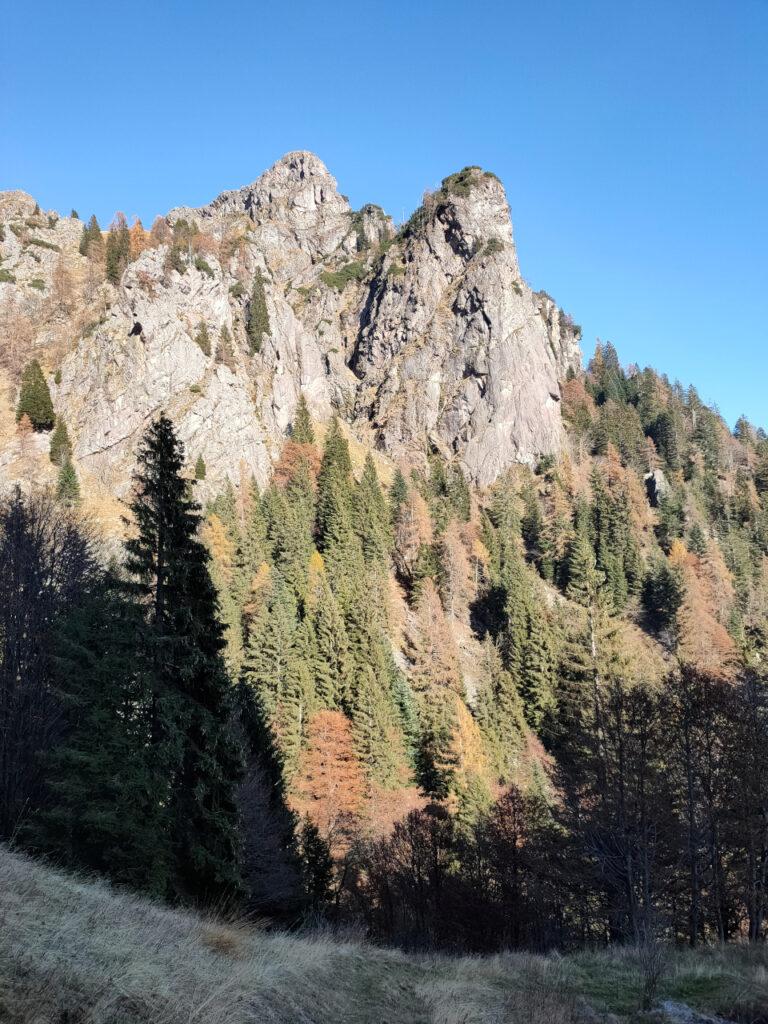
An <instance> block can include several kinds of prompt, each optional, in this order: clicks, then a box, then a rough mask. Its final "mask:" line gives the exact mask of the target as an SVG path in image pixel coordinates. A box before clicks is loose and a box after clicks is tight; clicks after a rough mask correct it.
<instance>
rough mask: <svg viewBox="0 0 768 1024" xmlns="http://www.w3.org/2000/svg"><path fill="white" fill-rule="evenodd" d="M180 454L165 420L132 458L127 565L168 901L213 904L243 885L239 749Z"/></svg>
mask: <svg viewBox="0 0 768 1024" xmlns="http://www.w3.org/2000/svg"><path fill="white" fill-rule="evenodd" d="M183 467H184V449H183V445H182V444H181V442H180V441H179V440H178V438H177V437H176V433H175V431H174V429H173V424H172V423H171V421H170V420H169V419H168V418H167V417H166V416H165V415H164V414H161V415H160V416H159V417H158V419H157V420H155V421H154V422H153V423H152V424H151V425H150V427H149V428H148V430H147V432H146V434H145V435H144V438H143V440H142V442H141V445H140V447H139V452H138V468H137V472H136V476H135V497H134V499H133V502H132V503H131V512H132V514H133V520H134V523H135V527H136V535H135V536H133V537H131V538H130V539H129V540H128V541H126V552H127V560H126V566H127V569H128V571H129V572H130V574H131V576H132V578H133V584H132V586H133V590H134V592H135V594H136V596H137V598H138V600H139V601H140V602H141V603H142V605H143V607H144V609H145V614H146V623H147V658H148V664H149V667H150V671H151V673H152V681H153V696H152V712H151V726H150V744H151V747H152V749H153V750H154V752H155V754H156V757H157V759H158V763H159V765H161V766H163V769H164V770H169V771H170V774H171V778H172V783H171V790H170V794H169V799H168V805H167V809H166V814H167V828H168V834H169V840H170V845H171V848H172V850H173V863H172V867H171V872H170V891H171V894H172V895H173V896H174V897H176V898H178V899H182V900H188V901H194V902H199V903H207V902H215V901H221V900H225V899H229V898H232V897H234V896H236V895H237V894H238V892H239V887H240V879H239V868H238V856H239V841H238V835H237V807H236V803H235V787H236V785H237V783H238V780H239V778H240V774H241V761H240V756H239V750H238V748H237V746H236V745H235V743H234V740H233V735H232V731H231V727H230V687H229V681H228V679H227V675H226V671H225V668H224V662H223V659H222V651H223V649H224V646H225V641H224V637H223V628H222V626H221V623H220V622H219V619H218V615H217V610H218V609H217V600H216V592H215V589H214V586H213V583H212V581H211V577H210V574H209V572H208V559H209V556H208V553H207V551H206V549H205V547H204V546H203V545H202V543H201V542H200V541H199V540H198V539H197V536H196V535H197V530H198V526H199V524H200V512H199V506H198V505H197V503H196V502H195V501H194V499H193V498H192V497H191V495H190V493H189V486H188V483H187V481H185V480H184V478H183V476H182V471H183Z"/></svg>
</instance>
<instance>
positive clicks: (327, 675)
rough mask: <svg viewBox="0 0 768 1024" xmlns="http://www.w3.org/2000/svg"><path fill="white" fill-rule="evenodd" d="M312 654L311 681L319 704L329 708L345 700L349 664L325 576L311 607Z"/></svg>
mask: <svg viewBox="0 0 768 1024" xmlns="http://www.w3.org/2000/svg"><path fill="white" fill-rule="evenodd" d="M313 623H314V631H315V638H316V654H315V660H314V676H315V679H314V683H315V692H316V694H317V698H318V700H319V702H320V703H321V704H322V706H323V707H325V708H328V709H330V710H333V709H334V708H337V707H339V706H340V705H341V704H342V703H346V702H348V701H349V696H350V689H351V684H352V679H351V674H352V666H351V661H350V653H349V638H348V636H347V628H346V625H345V623H344V619H343V617H342V615H341V612H340V610H339V606H338V603H337V601H336V598H335V597H334V595H333V591H332V590H331V588H330V586H329V585H328V582H327V580H326V579H325V576H324V575H323V578H322V580H321V583H320V587H319V593H318V595H317V600H316V603H315V608H314V617H313Z"/></svg>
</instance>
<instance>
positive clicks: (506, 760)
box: [476, 636, 526, 783]
mask: <svg viewBox="0 0 768 1024" xmlns="http://www.w3.org/2000/svg"><path fill="white" fill-rule="evenodd" d="M479 678H480V686H479V689H478V695H477V702H476V714H477V720H478V724H479V726H480V729H481V731H482V733H483V735H484V737H485V739H486V743H487V744H488V751H489V755H490V759H491V763H492V765H493V767H494V770H495V772H496V774H497V777H498V779H499V781H500V782H501V783H505V782H510V781H511V779H512V775H513V772H514V768H515V765H516V762H517V757H518V755H519V753H520V750H521V748H522V744H523V737H524V735H525V731H526V725H525V716H524V711H523V704H522V701H521V699H520V695H519V693H518V689H517V687H516V686H515V683H514V680H513V679H512V676H511V675H510V674H509V672H507V671H506V669H505V668H504V665H503V663H502V660H501V656H500V654H499V651H498V648H497V647H496V644H495V643H494V642H493V640H492V639H491V637H490V636H486V638H485V640H484V642H483V651H482V656H481V659H480V673H479Z"/></svg>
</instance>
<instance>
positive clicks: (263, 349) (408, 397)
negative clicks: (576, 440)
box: [0, 152, 580, 494]
mask: <svg viewBox="0 0 768 1024" xmlns="http://www.w3.org/2000/svg"><path fill="white" fill-rule="evenodd" d="M0 217H1V218H2V220H3V222H4V225H3V232H2V241H0V256H2V259H3V262H2V264H1V267H2V271H4V273H2V274H1V275H0V277H1V278H2V280H0V304H3V303H4V304H5V305H4V307H3V308H5V309H11V308H13V309H14V310H15V311H17V312H18V311H19V310H20V311H21V312H22V313H23V312H24V311H25V310H26V312H27V315H28V318H30V317H31V318H32V319H35V318H37V319H38V320H39V321H40V322H41V324H42V322H43V321H45V322H49V321H50V320H51V313H50V308H49V307H50V304H51V301H52V295H53V293H54V292H55V291H56V289H57V287H58V289H59V290H61V287H62V282H61V274H62V273H63V272H65V273H66V274H68V275H70V277H71V278H72V279H74V280H75V281H77V282H79V283H80V292H78V294H82V295H85V294H87V295H88V296H89V302H90V303H91V307H92V308H96V309H97V312H98V317H97V319H96V320H95V321H91V322H89V323H87V324H83V323H82V317H80V318H79V319H78V316H77V311H76V310H74V309H72V308H71V306H70V307H68V306H67V304H66V303H65V302H64V303H62V308H61V309H60V310H59V312H58V313H57V316H58V317H59V318H60V319H61V318H62V317H63V318H64V319H65V320H66V319H67V318H68V319H69V322H70V323H71V333H72V336H73V344H70V345H68V346H67V350H66V351H64V352H63V353H60V352H59V351H58V350H57V351H56V352H55V355H54V354H53V350H52V349H50V347H49V348H46V342H47V340H50V339H49V336H48V334H46V329H43V328H42V326H41V328H40V330H39V331H38V332H37V334H36V335H35V337H34V338H33V339H32V343H31V348H32V349H34V348H36V347H37V348H38V349H39V350H40V352H41V358H42V361H43V364H44V366H45V368H46V369H47V370H48V371H49V372H50V379H51V390H52V393H53V397H54V403H55V406H56V409H57V411H58V412H59V414H60V415H62V416H64V417H65V419H66V420H67V423H68V426H69V430H70V434H71V435H72V437H73V440H74V446H75V456H76V459H77V461H78V465H79V466H81V467H82V468H84V469H85V470H86V471H87V472H88V473H90V474H92V475H93V476H95V477H96V478H98V479H99V480H100V481H101V482H102V483H103V485H104V486H105V487H107V488H108V489H110V490H112V491H113V492H114V493H117V494H121V493H122V492H124V490H125V488H126V487H127V485H128V480H129V476H130V474H129V469H130V466H131V464H132V459H133V453H134V450H135V446H136V442H137V440H138V437H139V435H140V433H141V431H142V430H143V429H144V427H145V425H146V423H147V421H148V420H149V419H150V418H151V417H152V416H153V415H155V414H156V413H157V412H158V411H159V410H160V409H165V410H166V411H167V412H168V413H169V414H170V415H171V416H172V417H173V418H174V420H175V422H176V423H177V426H178V429H179V431H180V434H181V436H182V438H183V439H184V440H185V442H186V444H187V448H188V452H189V455H190V458H191V460H192V461H194V459H195V458H197V456H198V455H202V456H203V459H204V460H205V463H206V466H207V479H206V484H205V488H204V489H206V488H207V489H208V490H209V491H210V492H211V493H213V491H215V490H217V489H218V488H219V487H220V486H221V485H222V483H223V482H224V480H225V478H230V479H233V480H237V479H239V478H241V477H242V476H243V474H246V475H251V474H252V475H254V476H255V477H256V479H257V480H259V481H260V482H262V483H263V482H264V481H265V480H266V479H267V477H268V474H269V469H270V464H271V462H272V461H273V459H274V457H275V454H276V452H277V450H278V447H279V443H280V441H281V440H282V439H283V438H284V437H285V435H286V433H287V432H288V431H289V429H290V424H291V421H292V419H293V416H294V412H295V408H296V403H297V401H298V398H299V395H300V394H302V393H303V394H304V395H305V397H306V398H307V401H308V403H309V405H310V409H311V410H312V412H313V415H314V416H315V417H316V418H317V419H319V420H324V419H327V418H328V417H330V416H331V415H332V414H333V413H334V412H336V413H338V414H339V415H340V416H341V417H342V418H343V419H344V420H345V421H346V423H347V424H348V425H349V428H350V429H351V431H352V432H353V433H355V434H357V435H358V436H359V437H360V438H361V440H363V441H364V442H366V443H369V444H371V445H373V446H376V447H378V448H379V449H381V450H382V451H383V452H385V453H386V454H388V455H389V456H391V457H392V458H393V459H395V460H402V461H407V462H419V461H422V460H423V459H424V458H425V456H426V454H428V452H429V451H431V450H434V451H439V452H441V453H443V454H445V455H446V456H448V457H450V458H452V459H455V460H457V461H458V463H459V464H460V465H461V466H462V467H463V468H464V470H465V472H466V474H467V476H468V477H469V478H471V479H472V480H473V481H474V482H476V483H478V484H480V485H487V484H489V483H491V482H492V481H493V480H494V479H495V478H496V477H497V476H498V475H499V473H501V472H502V471H503V470H504V469H505V467H507V466H509V465H510V464H511V463H512V462H515V461H522V462H528V463H532V462H534V461H536V460H537V459H538V458H539V457H541V456H543V455H546V454H549V453H553V452H556V451H557V450H558V448H559V447H560V445H561V444H562V423H561V415H560V393H559V383H558V382H559V380H560V379H562V378H563V377H564V375H565V373H566V372H567V370H568V368H569V367H570V366H576V365H577V364H578V363H579V360H580V353H579V348H578V329H577V328H574V327H573V325H572V324H571V323H570V321H569V320H568V318H566V317H564V316H563V314H562V313H561V311H560V310H559V309H558V308H557V306H556V305H555V304H554V302H553V301H552V300H551V299H550V298H549V297H548V296H546V295H544V294H543V293H538V294H537V293H533V292H532V291H531V289H530V288H529V287H528V285H527V284H526V283H525V282H524V280H523V279H522V278H521V276H520V271H519V267H518V262H517V255H516V251H515V245H514V240H513V236H512V227H511V223H510V216H509V208H508V206H507V202H506V197H505V195H504V190H503V187H502V185H501V183H500V182H499V181H498V179H497V178H496V177H495V176H494V175H492V174H489V173H485V172H483V171H481V170H480V169H479V168H467V169H465V170H464V171H462V172H460V173H459V174H456V175H452V176H451V177H449V178H447V179H446V180H445V181H444V183H443V186H442V188H441V189H440V190H439V191H438V192H436V193H434V194H432V195H429V196H427V197H426V198H425V201H424V204H423V205H422V206H421V207H420V208H419V210H417V211H416V213H415V214H414V215H413V217H411V219H410V221H409V222H408V223H407V224H406V225H404V226H403V227H402V228H401V229H400V231H399V232H397V233H396V232H395V228H394V226H393V224H392V221H391V220H390V218H389V217H387V216H386V214H384V212H383V211H382V210H381V209H380V208H379V207H377V206H374V205H368V206H365V207H363V208H362V209H361V210H359V211H353V210H352V209H351V207H350V205H349V202H348V201H347V199H346V198H345V197H344V196H342V195H341V194H340V193H339V192H338V189H337V187H336V182H335V180H334V179H333V177H332V176H331V175H330V174H329V172H328V170H327V169H326V167H325V166H324V164H323V163H322V162H321V161H320V160H319V159H318V158H317V157H315V156H313V155H312V154H311V153H304V152H299V153H291V154H288V155H287V156H285V157H284V158H283V159H282V160H279V161H278V162H277V163H276V164H275V165H274V167H272V168H271V169H270V170H268V171H267V172H266V173H265V174H263V175H262V176H261V177H260V178H259V179H258V180H257V181H255V182H254V183H253V184H252V185H249V186H246V187H245V188H242V189H238V190H235V191H231V192H225V193H223V194H222V195H220V196H219V197H218V198H217V199H215V200H214V201H213V202H212V203H210V204H209V205H208V206H205V207H203V208H201V209H190V208H178V209H175V210H173V211H171V213H170V214H168V217H167V218H166V219H165V225H164V226H163V225H161V230H158V231H156V232H155V233H154V234H153V237H152V238H151V239H149V240H148V246H147V247H145V248H144V250H143V251H142V252H140V254H138V255H137V256H136V258H135V259H133V260H132V262H131V263H130V264H129V265H128V267H127V269H126V270H125V272H124V274H123V275H122V278H121V280H120V282H119V284H117V285H115V286H112V285H109V284H107V283H103V282H96V281H94V280H92V279H91V280H89V277H90V278H92V277H93V274H92V270H93V268H92V267H91V266H90V261H89V260H88V259H87V258H86V257H84V256H82V255H80V254H79V252H78V244H79V240H80V234H81V231H82V224H81V223H80V222H79V221H77V220H75V219H72V218H59V217H58V216H57V215H55V214H45V213H40V212H39V211H37V210H36V206H35V204H34V200H32V199H31V198H30V197H28V196H26V195H25V194H24V193H18V192H16V193H3V194H0ZM30 225H31V226H30ZM182 233H183V235H184V238H185V239H186V242H185V244H184V245H181V244H180V243H179V241H178V240H179V238H180V237H181V235H182ZM30 267H32V269H30ZM32 273H34V274H35V275H36V277H35V278H34V280H35V281H37V283H36V284H34V285H33V286H32V287H30V285H29V282H30V280H32V278H31V277H30V274H32ZM57 275H58V277H59V280H58V284H57V280H56V277H57ZM257 275H258V276H259V277H260V279H261V281H262V282H263V294H264V300H263V302H264V310H263V311H262V312H263V316H264V318H265V323H266V324H267V329H265V330H264V331H263V332H262V334H261V337H260V339H259V343H258V344H254V341H253V337H250V336H249V333H248V324H249V321H250V320H251V318H252V317H253V315H254V311H253V309H252V308H251V306H252V302H253V300H252V298H251V296H252V286H253V281H254V279H255V277H256V276H257ZM41 303H47V305H45V306H42V305H41ZM91 307H89V308H91ZM43 313H45V316H43ZM46 318H47V319H46ZM66 326H67V325H65V327H66ZM64 333H66V330H64ZM59 334H61V331H60V332H59ZM46 357H47V358H46ZM54 359H55V360H56V362H55V364H54ZM1 445H2V441H1V440H0V446H1Z"/></svg>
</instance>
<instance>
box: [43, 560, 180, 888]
mask: <svg viewBox="0 0 768 1024" xmlns="http://www.w3.org/2000/svg"><path fill="white" fill-rule="evenodd" d="M143 631H144V623H143V622H142V619H141V612H140V609H139V607H138V606H136V605H135V604H134V603H133V602H131V601H130V600H128V597H127V594H126V592H125V588H124V586H123V585H122V584H121V583H120V582H119V581H118V580H117V579H115V578H113V577H111V576H110V575H108V574H107V575H105V576H104V577H103V578H101V579H100V580H98V581H97V582H96V584H95V585H94V586H93V587H92V589H91V590H90V592H89V593H88V594H87V596H86V597H85V599H84V600H83V601H82V602H81V603H80V604H79V605H78V606H75V607H74V608H73V609H72V610H71V611H70V612H69V614H68V615H67V616H66V618H65V620H64V622H63V624H62V626H61V628H60V630H59V632H58V635H57V642H56V650H57V654H56V659H55V666H54V670H55V681H56V686H57V690H58V693H59V696H60V699H61V700H62V702H63V706H64V738H63V740H62V742H61V743H60V744H59V745H58V746H56V747H54V749H53V750H52V752H51V753H50V754H49V755H48V757H47V759H46V775H47V777H48V779H49V789H50V799H49V801H48V802H47V804H46V805H45V806H44V808H43V809H42V810H41V811H40V812H39V813H38V814H37V815H36V816H35V817H34V818H33V821H32V823H31V827H30V828H29V830H28V833H27V835H26V836H25V838H26V840H27V842H28V843H29V845H31V846H32V847H33V848H34V849H35V850H38V851H41V852H44V853H46V854H49V855H51V856H53V857H55V858H56V859H57V860H58V861H62V862H63V863H64V864H66V865H67V866H70V867H75V868H80V869H84V870H86V871H98V872H100V873H102V874H106V875H109V876H110V877H111V878H113V879H114V880H115V881H117V882H120V883H122V884H125V885H129V886H130V887H131V888H134V889H142V890H146V891H149V892H150V893H152V894H153V895H156V896H164V895H165V894H166V891H167V884H168V870H169V867H170V861H171V850H170V847H169V844H168V836H167V831H166V823H165V822H164V820H163V808H164V806H165V805H166V803H167V800H168V796H169V788H170V776H169V774H168V773H164V772H160V771H158V770H157V767H158V765H157V762H156V760H155V758H154V757H153V753H152V749H151V746H150V743H149V740H150V715H151V697H152V686H151V680H150V677H149V672H148V666H147V665H146V663H145V661H144V660H143V653H144V647H143V645H142V643H141V642H140V641H141V638H142V636H143Z"/></svg>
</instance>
